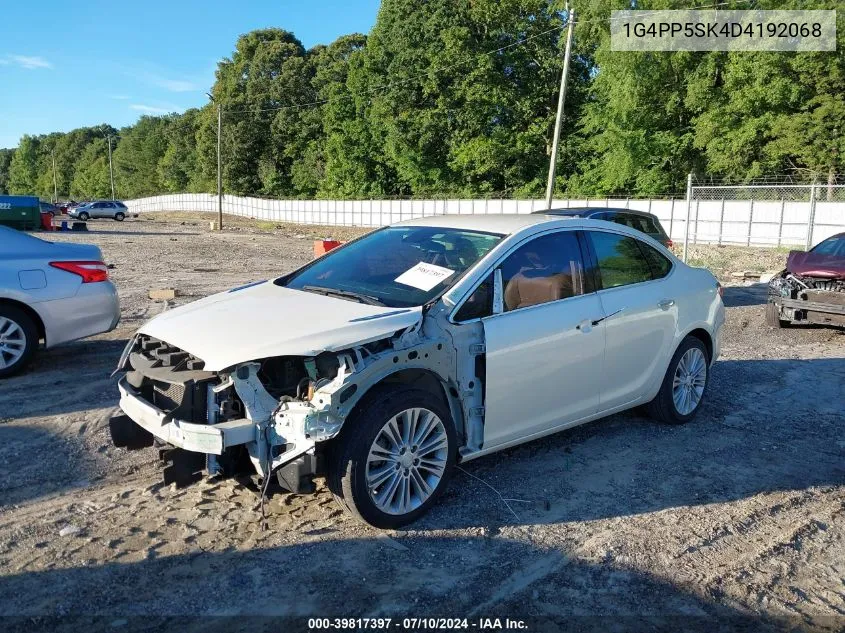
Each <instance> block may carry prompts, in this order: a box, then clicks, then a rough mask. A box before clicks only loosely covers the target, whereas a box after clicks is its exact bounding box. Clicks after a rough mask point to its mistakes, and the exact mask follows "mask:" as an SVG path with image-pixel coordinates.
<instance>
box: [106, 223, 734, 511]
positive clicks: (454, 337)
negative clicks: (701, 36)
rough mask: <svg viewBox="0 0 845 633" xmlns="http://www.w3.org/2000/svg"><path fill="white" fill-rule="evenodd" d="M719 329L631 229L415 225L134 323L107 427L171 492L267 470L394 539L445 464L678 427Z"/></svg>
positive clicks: (712, 302)
mask: <svg viewBox="0 0 845 633" xmlns="http://www.w3.org/2000/svg"><path fill="white" fill-rule="evenodd" d="M724 320H725V309H724V306H723V304H722V300H721V288H720V286H719V284H718V283H717V281H716V279H715V278H714V277H713V275H711V274H710V273H709V272H708V271H706V270H703V269H697V268H691V267H689V266H687V265H685V264H683V263H682V262H681V261H679V260H678V259H677V258H675V257H674V256H673V255H672V253H670V252H669V251H668V250H666V249H665V248H664V247H663V246H661V245H660V244H658V243H657V242H655V241H654V240H652V239H651V238H649V237H648V236H646V235H644V234H642V233H639V232H637V231H635V230H633V229H630V228H627V227H624V226H620V225H618V224H611V223H608V222H602V221H598V220H589V219H583V218H566V217H554V216H544V215H500V216H490V215H484V216H471V215H461V216H437V217H429V218H422V219H418V220H411V221H407V222H401V223H399V224H396V225H393V226H390V227H387V228H383V229H379V230H376V231H373V232H372V233H369V234H367V235H365V236H364V237H361V238H360V239H358V240H355V241H353V242H350V243H348V244H346V245H344V246H341V247H340V248H338V249H336V250H334V251H331V252H329V253H328V254H326V255H324V256H323V257H321V258H319V259H316V260H314V261H313V262H311V263H309V264H308V265H306V266H304V267H302V268H300V269H299V270H296V271H294V272H292V273H289V274H286V275H283V276H281V277H279V278H277V279H272V280H268V281H264V282H258V283H255V284H250V285H248V286H244V287H241V288H235V289H233V290H230V291H228V292H223V293H220V294H217V295H214V296H211V297H207V298H205V299H202V300H200V301H196V302H194V303H191V304H188V305H185V306H183V307H180V308H177V309H174V310H169V311H167V312H165V313H163V314H161V315H160V316H158V317H156V318H155V319H153V320H152V321H150V322H149V323H147V324H146V325H144V326H143V327H142V328H141V329H140V331H139V332H138V334H137V335H136V336H135V337H133V339H132V340H131V341H130V342H129V345H128V346H127V348H126V350H125V351H124V354H123V356H122V358H121V361H120V364H119V367H118V369H121V370H126V375H125V376H123V377H122V378H121V379H120V382H119V388H120V406H121V408H122V410H123V414H122V415H119V416H115V417H114V418H112V420H111V424H110V427H111V431H112V437H113V439H114V442H115V444H116V445H118V446H125V447H127V448H141V447H145V446H152V445H153V444H154V443H158V444H159V447H160V448H162V449H163V453H162V454H163V456H164V459H165V461H166V462H168V466H167V467H166V468H165V471H164V477H165V481H167V482H175V483H176V484H177V485H184V484H187V483H190V482H191V481H195V480H197V479H199V478H200V477H203V476H234V475H238V474H243V473H244V472H245V471H249V472H250V473H253V476H256V475H257V478H258V479H259V480H260V481H261V482H263V484H265V486H266V484H267V483H268V482H269V478H270V477H271V475H272V474H273V473H275V475H276V479H277V480H278V483H279V484H280V485H281V486H282V487H283V488H285V489H287V490H290V491H293V492H297V493H304V492H310V491H312V490H313V489H314V481H313V480H314V477H315V476H325V477H326V479H327V482H328V486H329V488H330V489H331V490H332V492H333V493H334V495H335V496H336V498H337V500H338V502H339V503H340V504H341V505H342V506H344V507H345V508H346V509H348V510H349V511H350V512H351V513H352V514H353V515H355V516H357V517H359V518H360V519H363V520H364V521H366V522H368V523H370V524H372V525H375V526H381V527H396V526H400V525H403V524H406V523H409V522H411V521H413V520H414V519H416V518H417V517H419V516H420V515H421V514H422V513H424V512H425V511H426V510H427V509H428V508H429V507H430V506H431V505H432V503H434V502H435V501H436V499H437V498H438V497H439V496H440V495H441V494H442V492H443V490H444V488H445V487H446V485H447V481H448V478H449V475H450V471H452V470H453V467H454V466H455V464H457V463H461V462H464V461H467V460H471V459H475V458H477V457H481V456H483V455H487V454H489V453H492V452H495V451H499V450H502V449H504V448H507V447H509V446H514V445H515V444H519V443H522V442H527V441H530V440H534V439H537V438H539V437H543V436H544V435H548V434H550V433H554V432H557V431H560V430H562V429H567V428H570V427H573V426H575V425H578V424H583V423H585V422H589V421H591V420H595V419H597V418H601V417H603V416H607V415H610V414H612V413H616V412H618V411H622V410H625V409H630V408H632V407H636V406H639V405H647V409H648V411H649V412H650V413H651V415H652V416H653V417H654V418H656V419H657V420H659V421H661V422H667V423H672V424H675V423H682V422H686V421H688V420H690V419H691V418H692V417H693V416H694V415H695V414H696V411H698V409H699V408H700V407H701V403H702V400H703V398H704V396H705V393H706V389H707V384H708V379H709V375H710V369H711V367H712V365H713V362H714V361H715V360H716V358H717V356H718V355H719V347H720V340H721V331H722V325H723V323H724ZM265 489H266V487H265Z"/></svg>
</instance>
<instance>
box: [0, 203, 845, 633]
mask: <svg viewBox="0 0 845 633" xmlns="http://www.w3.org/2000/svg"><path fill="white" fill-rule="evenodd" d="M230 227H231V228H228V229H227V231H225V232H223V233H211V232H209V231H208V223H207V222H206V221H204V220H203V221H197V220H195V219H193V220H192V219H191V218H188V219H180V218H178V217H175V216H169V217H159V218H157V219H155V220H149V221H144V220H135V221H126V222H124V223H123V224H117V223H112V222H106V221H100V222H92V223H91V228H92V230H91V231H90V232H89V233H87V234H79V235H77V234H67V233H64V234H56V235H55V239H56V240H61V241H77V242H81V241H85V242H92V243H96V244H98V245H99V246H100V247H101V248H102V249H103V252H104V254H105V257H106V259H107V261H108V262H109V263H112V264H114V265H115V268H114V270H113V271H112V277H113V279H114V281H115V283H116V284H117V286H118V288H119V290H120V298H121V305H122V315H123V316H122V320H121V323H120V325H119V326H118V328H117V329H116V330H115V331H114V332H111V333H109V334H105V335H102V336H98V337H94V338H92V339H89V340H86V341H81V342H77V343H73V344H69V345H66V346H63V347H59V348H56V349H53V350H49V351H46V352H43V353H41V354H40V355H39V356H38V357H37V360H36V361H35V362H34V364H33V366H32V367H31V368H30V370H29V371H28V372H27V373H26V374H25V375H22V376H18V377H16V378H12V379H9V380H6V381H4V382H3V383H2V387H0V616H27V618H26V619H19V620H9V621H7V626H9V627H10V628H14V626H18V627H22V628H26V627H28V626H33V625H34V626H35V627H40V628H42V629H43V628H45V627H46V628H61V627H65V628H67V630H71V629H78V628H79V626H80V620H78V619H70V620H62V619H58V620H56V619H50V618H49V616H57V615H59V616H62V615H73V616H91V619H90V621H89V622H88V625H89V628H101V627H103V628H104V627H112V628H117V629H118V630H121V629H122V630H127V629H131V630H157V628H159V627H161V626H164V625H165V624H167V623H168V622H170V623H173V622H179V623H180V624H179V625H180V627H181V628H183V629H184V630H193V629H192V628H191V624H192V622H191V621H187V622H186V621H178V620H177V621H174V620H164V621H162V620H160V619H156V618H158V617H165V616H182V615H191V614H213V615H218V616H224V615H228V616H243V615H274V616H279V615H281V616H288V617H289V618H291V619H289V620H286V621H285V622H286V623H287V624H286V625H285V626H284V627H282V628H279V626H277V625H274V626H275V630H298V629H305V628H307V621H306V620H305V619H304V618H306V617H308V616H327V617H333V616H344V617H353V616H360V617H367V616H370V617H372V616H376V615H378V616H387V617H393V618H400V619H401V618H402V617H409V616H410V617H415V616H416V617H418V616H422V615H428V616H431V615H436V616H451V617H469V618H472V619H473V620H471V622H474V621H475V620H477V618H480V617H501V618H504V617H511V618H514V617H536V618H538V619H534V620H531V627H532V628H531V630H543V629H544V628H545V630H553V628H550V627H553V626H554V625H553V623H555V622H558V623H559V622H560V620H561V619H566V621H567V622H568V623H569V624H570V625H572V624H573V623H575V624H576V625H577V628H581V629H589V628H594V629H601V630H614V629H617V630H622V629H630V628H649V629H664V630H678V629H689V628H693V625H694V624H696V623H698V624H700V625H701V627H702V628H703V629H707V630H715V628H716V627H715V624H716V621H715V618H718V619H720V620H722V619H724V618H732V619H731V620H730V622H733V623H735V624H737V625H740V624H741V625H743V626H748V627H750V628H755V629H756V628H773V629H774V628H777V629H780V628H785V627H803V628H813V629H824V630H841V627H842V626H843V625H845V464H844V463H843V455H845V440H843V434H842V429H843V422H845V413H844V412H845V387H843V385H845V335H843V334H845V332H843V331H842V330H836V329H824V328H791V329H786V330H780V331H774V330H771V329H768V328H767V327H766V326H765V325H764V324H763V302H764V300H765V289H764V287H762V286H761V285H759V284H758V285H752V286H747V287H744V286H735V287H728V288H726V293H725V302H726V304H727V305H728V322H727V329H726V335H725V341H724V347H723V350H722V358H721V360H720V361H719V362H718V363H717V364H716V366H715V367H714V369H713V376H712V382H711V386H710V391H709V397H708V399H707V401H706V404H705V405H704V406H703V409H702V411H701V412H700V414H699V415H698V417H697V418H696V420H695V421H694V422H692V423H690V424H688V425H685V426H681V427H667V426H661V425H659V424H656V423H654V422H652V421H650V420H648V419H646V418H643V417H641V416H640V415H639V414H637V413H630V414H624V415H616V416H613V417H610V418H607V419H604V420H601V421H598V422H595V423H592V424H589V425H586V426H583V427H580V428H577V429H574V430H571V431H567V432H563V433H560V434H558V435H555V436H552V437H550V438H546V439H543V440H539V441H535V442H532V443H530V444H527V445H524V446H521V447H518V448H515V449H512V450H508V451H505V452H503V453H499V454H496V455H493V456H490V457H487V458H482V459H479V460H476V461H473V462H470V463H468V464H467V465H466V469H465V471H459V472H457V473H456V476H455V477H454V479H453V480H452V482H451V484H450V486H449V489H448V491H447V494H446V495H445V497H444V498H443V500H442V502H441V503H440V504H439V505H438V506H437V507H435V508H434V509H433V511H432V512H430V513H429V514H428V515H427V516H425V517H424V518H423V519H422V520H420V521H419V522H418V523H416V524H414V525H413V526H411V527H410V528H408V529H404V530H400V531H393V532H379V531H377V530H373V529H371V528H369V527H367V526H364V525H361V524H359V523H357V522H355V521H354V520H352V519H350V518H348V517H347V516H346V515H344V514H343V513H341V512H340V511H339V509H338V508H337V507H336V506H335V505H334V503H333V501H332V499H331V495H330V494H329V493H328V491H327V490H326V489H325V487H323V486H320V487H319V489H318V492H317V494H315V495H310V496H294V495H282V494H278V495H275V496H274V497H273V498H272V500H271V501H270V503H269V504H268V529H267V530H262V526H261V516H260V511H259V504H258V501H257V497H256V496H255V495H254V493H252V492H250V491H248V490H246V489H244V488H241V487H239V486H237V485H235V484H234V483H232V482H230V481H224V482H218V483H206V482H204V483H201V484H197V485H195V486H193V487H191V488H188V489H184V490H175V489H171V488H169V487H168V488H165V487H163V486H162V485H161V484H160V483H159V482H160V473H159V470H158V466H157V454H156V452H155V451H154V450H153V449H149V450H144V451H137V452H133V453H127V452H125V451H122V450H119V449H115V448H113V447H112V446H111V444H110V441H109V439H108V431H107V423H108V418H109V415H110V414H111V413H112V412H113V411H114V409H115V406H116V401H117V390H116V387H115V380H114V379H112V378H110V377H109V373H110V372H111V370H112V368H113V367H114V365H115V363H116V361H117V357H118V355H119V353H120V350H121V349H122V347H123V345H124V343H125V341H126V339H127V338H128V337H129V336H130V334H131V333H132V332H133V331H134V330H135V329H136V328H137V327H138V326H139V325H140V324H141V323H142V322H143V321H145V320H146V319H148V318H150V317H152V316H154V315H155V314H157V313H158V312H160V311H161V310H163V309H166V308H167V307H168V306H167V305H166V304H163V303H157V302H153V301H151V300H149V299H148V298H147V291H148V290H149V289H150V288H154V287H166V286H173V287H176V288H178V289H179V291H180V293H181V296H179V297H178V298H177V299H176V300H175V302H172V303H174V304H176V305H178V304H181V303H184V302H187V301H191V300H193V299H195V298H198V297H201V296H205V295H207V294H210V293H212V292H216V291H220V290H223V289H226V288H230V287H233V286H236V285H239V284H241V283H245V282H249V281H253V280H257V279H264V278H267V277H269V276H272V275H276V274H278V273H281V272H283V271H287V270H289V269H291V268H294V267H296V266H298V265H300V264H302V263H304V262H306V261H308V260H309V258H310V257H311V238H312V237H314V236H318V235H320V236H323V235H327V234H328V232H329V231H331V233H332V234H333V235H334V236H335V237H342V238H348V237H351V236H352V235H353V234H355V233H356V232H357V231H355V230H348V231H347V232H343V233H340V232H338V231H337V229H330V230H329V229H321V228H319V227H317V228H314V227H308V228H306V227H290V226H280V228H275V227H258V228H257V227H256V226H255V225H253V224H250V223H249V222H248V221H239V222H233V223H232V224H231V225H230ZM503 499H507V500H508V501H504V500H503ZM43 616H48V619H46V620H44V619H43ZM133 616H145V617H143V618H141V617H133ZM213 622H214V623H216V624H221V623H224V624H225V626H224V628H227V629H230V628H238V627H237V624H238V623H242V624H243V623H244V622H247V620H244V619H243V618H242V617H241V618H229V619H222V620H221V619H217V620H214V621H213ZM272 622H276V623H277V622H278V621H275V620H273V621H272ZM193 624H197V623H196V622H193ZM210 625H211V624H210V623H209V622H204V623H202V624H201V625H197V627H196V628H197V630H198V629H199V626H202V628H203V629H204V630H207V629H208V628H209V626H210ZM244 628H250V630H256V629H261V628H262V627H261V626H260V621H255V620H250V621H249V626H248V627H244Z"/></svg>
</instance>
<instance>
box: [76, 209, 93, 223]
mask: <svg viewBox="0 0 845 633" xmlns="http://www.w3.org/2000/svg"><path fill="white" fill-rule="evenodd" d="M90 218H91V216H90V215H88V214H87V213H85V212H84V211H83V212H82V213H80V214H79V219H80V220H82V221H83V222H87V221H88V220H89V219H90Z"/></svg>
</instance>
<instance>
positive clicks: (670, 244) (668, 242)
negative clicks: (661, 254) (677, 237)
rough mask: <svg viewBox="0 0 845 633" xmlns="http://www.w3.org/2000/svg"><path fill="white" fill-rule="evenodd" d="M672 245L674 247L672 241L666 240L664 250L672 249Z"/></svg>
mask: <svg viewBox="0 0 845 633" xmlns="http://www.w3.org/2000/svg"><path fill="white" fill-rule="evenodd" d="M674 245H675V243H674V242H673V241H672V240H670V239H667V240H666V248H672V247H673V246H674Z"/></svg>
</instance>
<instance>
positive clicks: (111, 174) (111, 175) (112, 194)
mask: <svg viewBox="0 0 845 633" xmlns="http://www.w3.org/2000/svg"><path fill="white" fill-rule="evenodd" d="M108 138H109V180H111V199H112V200H114V170H113V169H112V165H111V134H109V137H108Z"/></svg>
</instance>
